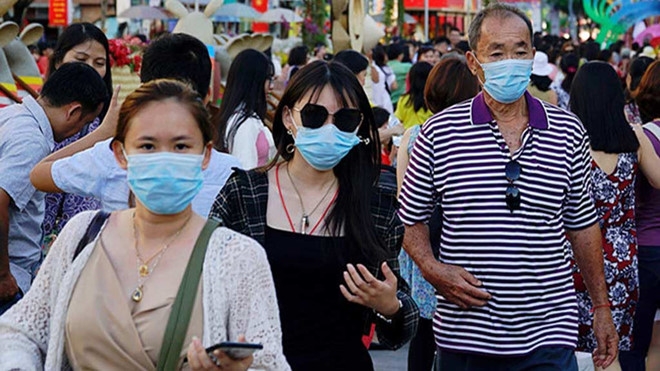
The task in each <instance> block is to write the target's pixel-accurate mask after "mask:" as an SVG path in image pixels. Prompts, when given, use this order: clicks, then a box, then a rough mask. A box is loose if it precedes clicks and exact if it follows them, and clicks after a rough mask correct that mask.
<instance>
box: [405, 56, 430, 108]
mask: <svg viewBox="0 0 660 371" xmlns="http://www.w3.org/2000/svg"><path fill="white" fill-rule="evenodd" d="M431 69H433V66H431V64H429V63H426V62H417V63H415V64H414V65H413V66H412V68H410V72H409V75H408V76H409V78H410V89H409V90H408V92H406V95H407V96H408V99H409V100H408V105H410V104H412V105H413V108H414V109H415V112H417V111H419V110H421V109H427V107H426V101H425V100H424V87H425V86H426V80H428V78H429V74H430V73H431Z"/></svg>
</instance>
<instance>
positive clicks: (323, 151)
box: [294, 124, 360, 171]
mask: <svg viewBox="0 0 660 371" xmlns="http://www.w3.org/2000/svg"><path fill="white" fill-rule="evenodd" d="M356 132H357V130H356ZM356 132H354V133H347V132H345V131H341V130H339V129H337V127H336V126H335V125H334V124H326V125H323V126H321V127H320V128H318V129H310V128H307V127H304V126H298V133H297V134H296V137H295V138H294V142H295V145H296V149H297V150H298V152H300V154H301V155H302V157H303V158H304V159H305V160H306V161H307V163H309V164H310V165H311V166H312V167H313V168H314V169H316V170H319V171H326V170H330V169H332V168H333V167H335V166H337V164H338V163H339V161H341V159H342V158H344V157H345V156H346V155H347V154H348V152H350V151H351V149H353V147H355V146H356V145H358V144H359V143H360V138H359V137H358V136H357V134H356Z"/></svg>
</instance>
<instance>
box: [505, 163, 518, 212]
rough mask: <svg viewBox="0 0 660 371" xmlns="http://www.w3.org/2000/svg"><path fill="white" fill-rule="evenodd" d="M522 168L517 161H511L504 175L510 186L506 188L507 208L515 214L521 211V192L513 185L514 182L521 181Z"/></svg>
mask: <svg viewBox="0 0 660 371" xmlns="http://www.w3.org/2000/svg"><path fill="white" fill-rule="evenodd" d="M521 172H522V167H521V166H520V164H519V163H518V161H516V160H511V161H509V162H508V163H507V164H506V166H505V167H504V174H505V175H506V180H507V181H509V186H508V187H506V206H507V207H508V208H509V210H511V212H513V211H514V210H519V209H520V190H519V189H518V187H516V186H514V185H513V182H515V181H516V180H518V179H520V173H521Z"/></svg>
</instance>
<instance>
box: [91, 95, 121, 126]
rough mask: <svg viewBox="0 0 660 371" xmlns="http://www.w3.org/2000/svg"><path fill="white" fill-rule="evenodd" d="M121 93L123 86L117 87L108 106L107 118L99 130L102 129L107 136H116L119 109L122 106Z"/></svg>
mask: <svg viewBox="0 0 660 371" xmlns="http://www.w3.org/2000/svg"><path fill="white" fill-rule="evenodd" d="M120 91H121V85H117V86H116V87H115V90H114V92H113V93H112V98H111V99H110V105H109V106H108V111H107V113H106V114H105V118H104V119H103V122H101V125H99V127H98V129H101V130H102V131H104V132H105V133H107V134H106V135H109V136H114V135H115V132H116V131H117V123H118V122H119V109H120V108H121V105H120V104H119V92H120ZM98 129H97V130H98Z"/></svg>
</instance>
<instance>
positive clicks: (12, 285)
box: [0, 188, 18, 303]
mask: <svg viewBox="0 0 660 371" xmlns="http://www.w3.org/2000/svg"><path fill="white" fill-rule="evenodd" d="M10 205H11V197H9V195H8V194H7V192H5V190H4V189H2V188H0V303H2V302H4V301H7V300H9V299H12V298H13V297H14V296H15V295H16V294H17V293H18V285H17V284H16V280H15V279H14V276H12V275H11V272H10V270H9V206H10Z"/></svg>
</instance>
